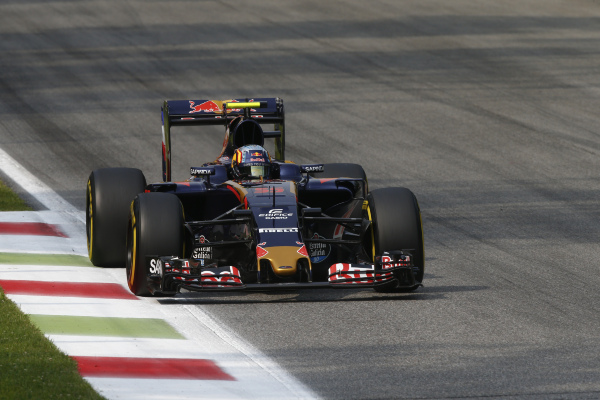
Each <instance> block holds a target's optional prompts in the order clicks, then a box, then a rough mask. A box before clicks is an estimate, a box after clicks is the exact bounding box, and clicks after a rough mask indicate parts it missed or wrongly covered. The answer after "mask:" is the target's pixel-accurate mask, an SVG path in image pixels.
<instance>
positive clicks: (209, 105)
mask: <svg viewBox="0 0 600 400" xmlns="http://www.w3.org/2000/svg"><path fill="white" fill-rule="evenodd" d="M190 108H191V110H192V111H190V114H193V113H199V112H221V111H222V110H221V108H220V107H219V105H218V104H217V103H215V102H214V101H212V100H208V101H205V102H204V103H202V104H198V105H196V103H194V102H193V101H190Z"/></svg>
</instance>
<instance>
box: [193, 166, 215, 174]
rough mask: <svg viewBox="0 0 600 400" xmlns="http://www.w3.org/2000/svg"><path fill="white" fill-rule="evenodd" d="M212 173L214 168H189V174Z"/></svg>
mask: <svg viewBox="0 0 600 400" xmlns="http://www.w3.org/2000/svg"><path fill="white" fill-rule="evenodd" d="M214 174H215V169H214V168H198V167H191V168H190V175H214Z"/></svg>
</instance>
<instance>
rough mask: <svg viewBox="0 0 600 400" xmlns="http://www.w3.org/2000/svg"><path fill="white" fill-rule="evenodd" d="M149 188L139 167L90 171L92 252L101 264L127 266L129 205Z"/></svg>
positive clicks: (93, 259)
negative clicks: (126, 241)
mask: <svg viewBox="0 0 600 400" xmlns="http://www.w3.org/2000/svg"><path fill="white" fill-rule="evenodd" d="M145 188H146V178H145V177H144V174H143V173H142V171H140V170H139V169H136V168H103V169H97V170H95V171H93V172H92V173H91V174H90V177H89V179H88V183H87V193H86V218H85V220H86V231H87V245H88V255H89V257H90V261H91V262H92V264H94V265H95V266H98V267H123V266H125V260H126V259H127V252H126V247H125V236H126V233H127V218H128V215H129V206H130V204H131V201H132V200H133V198H134V197H135V196H136V195H137V194H138V193H141V192H143V191H144V189H145Z"/></svg>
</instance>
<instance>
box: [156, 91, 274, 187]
mask: <svg viewBox="0 0 600 400" xmlns="http://www.w3.org/2000/svg"><path fill="white" fill-rule="evenodd" d="M235 103H239V105H236V104H235ZM225 105H227V107H224V106H225ZM236 106H237V107H239V108H233V107H236ZM223 110H225V111H223ZM161 111H162V124H163V130H162V153H163V163H162V168H163V181H164V182H170V181H171V127H173V126H197V125H223V126H225V127H227V125H228V124H229V122H231V121H232V120H233V119H234V118H237V117H239V116H243V117H244V119H247V118H249V119H252V120H254V121H255V122H257V123H258V124H260V125H261V127H262V125H266V124H273V130H267V129H264V128H263V133H264V137H265V138H272V139H274V140H275V154H274V156H275V159H276V160H281V161H284V160H285V155H284V153H285V124H284V112H283V100H282V99H280V98H277V97H272V98H255V99H230V100H166V101H165V102H164V103H163V106H162V109H161Z"/></svg>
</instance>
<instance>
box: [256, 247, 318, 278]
mask: <svg viewBox="0 0 600 400" xmlns="http://www.w3.org/2000/svg"><path fill="white" fill-rule="evenodd" d="M303 249H304V250H303ZM302 253H304V254H306V250H305V248H304V246H302V247H295V246H274V247H264V248H262V247H257V251H256V256H257V258H258V260H259V262H260V260H269V261H270V262H271V266H272V267H273V272H274V273H275V275H277V276H280V277H287V276H291V275H294V274H295V273H296V271H297V270H298V260H301V259H306V260H308V262H309V265H310V259H309V258H308V257H307V256H306V255H304V254H302Z"/></svg>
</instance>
